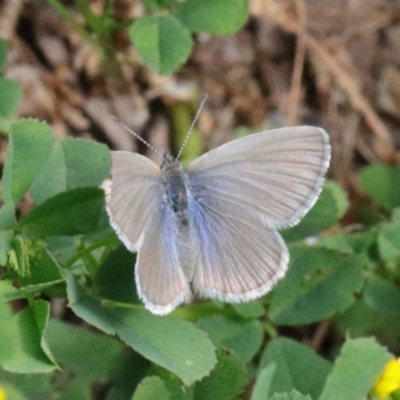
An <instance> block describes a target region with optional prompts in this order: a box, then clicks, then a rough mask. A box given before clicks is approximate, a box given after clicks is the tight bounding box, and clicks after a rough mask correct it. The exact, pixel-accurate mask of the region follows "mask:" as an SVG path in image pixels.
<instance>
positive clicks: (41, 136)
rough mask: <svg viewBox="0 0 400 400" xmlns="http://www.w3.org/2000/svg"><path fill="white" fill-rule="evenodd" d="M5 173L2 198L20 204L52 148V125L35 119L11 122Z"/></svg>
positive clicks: (6, 201)
mask: <svg viewBox="0 0 400 400" xmlns="http://www.w3.org/2000/svg"><path fill="white" fill-rule="evenodd" d="M9 138H10V139H9V144H8V149H7V156H6V161H5V165H4V173H3V200H4V202H5V203H8V202H14V203H17V202H18V201H19V200H21V198H22V197H23V196H24V194H25V193H26V191H27V190H28V189H29V188H30V187H31V185H32V183H33V181H34V180H35V179H36V177H37V176H38V174H39V173H40V171H41V170H42V168H43V167H44V166H45V164H46V163H47V160H48V158H49V157H50V154H51V152H52V150H53V145H54V136H53V132H52V131H51V129H50V127H49V126H48V125H47V124H45V123H43V122H39V121H36V120H21V121H19V122H16V123H14V124H12V125H11V132H10V135H9Z"/></svg>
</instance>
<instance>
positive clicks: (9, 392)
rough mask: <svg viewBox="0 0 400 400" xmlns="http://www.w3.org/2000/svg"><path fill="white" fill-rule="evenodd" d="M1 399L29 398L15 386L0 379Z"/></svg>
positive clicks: (16, 399)
mask: <svg viewBox="0 0 400 400" xmlns="http://www.w3.org/2000/svg"><path fill="white" fill-rule="evenodd" d="M0 399H4V400H28V398H27V397H25V396H24V395H23V394H22V393H21V392H20V391H19V390H18V389H17V388H16V387H15V386H13V385H10V384H9V383H6V384H4V383H3V382H1V381H0ZM29 400H30V399H29Z"/></svg>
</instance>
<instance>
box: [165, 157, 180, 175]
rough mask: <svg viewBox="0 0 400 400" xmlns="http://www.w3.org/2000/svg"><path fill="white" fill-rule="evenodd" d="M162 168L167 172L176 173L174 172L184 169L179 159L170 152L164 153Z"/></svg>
mask: <svg viewBox="0 0 400 400" xmlns="http://www.w3.org/2000/svg"><path fill="white" fill-rule="evenodd" d="M161 170H162V171H163V172H164V173H165V174H169V175H170V174H174V173H179V172H180V171H182V167H181V164H180V163H179V161H178V160H177V159H176V158H175V157H173V156H172V154H170V153H165V154H164V155H163V163H162V164H161Z"/></svg>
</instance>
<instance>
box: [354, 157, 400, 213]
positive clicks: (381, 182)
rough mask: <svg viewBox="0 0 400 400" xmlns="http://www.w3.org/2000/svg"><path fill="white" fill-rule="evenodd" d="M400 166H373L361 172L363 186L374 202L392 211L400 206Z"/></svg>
mask: <svg viewBox="0 0 400 400" xmlns="http://www.w3.org/2000/svg"><path fill="white" fill-rule="evenodd" d="M399 181H400V166H398V165H397V166H393V167H389V166H387V165H384V164H378V163H376V164H372V165H370V166H368V167H366V168H364V169H363V170H362V172H361V184H362V186H363V188H364V190H365V191H366V192H367V193H368V195H369V196H370V197H371V199H372V200H373V201H375V202H376V203H377V204H379V205H380V206H381V207H383V208H385V209H387V210H392V209H393V208H396V207H398V206H400V190H399V187H398V183H399Z"/></svg>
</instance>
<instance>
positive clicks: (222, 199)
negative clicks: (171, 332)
mask: <svg viewBox="0 0 400 400" xmlns="http://www.w3.org/2000/svg"><path fill="white" fill-rule="evenodd" d="M112 155H113V168H112V189H111V196H110V200H109V203H108V206H107V210H108V214H109V216H110V222H111V225H112V226H113V227H114V229H115V230H116V232H117V234H118V236H119V237H120V238H121V240H122V241H123V242H124V244H125V246H126V247H127V248H128V249H129V250H131V251H137V252H138V256H137V260H136V266H135V279H136V284H137V289H138V294H139V297H140V298H141V299H142V300H143V301H144V304H145V306H146V308H148V309H149V310H150V311H151V312H153V313H155V314H161V315H163V314H167V313H169V312H170V311H172V310H173V309H174V308H175V307H177V306H178V305H179V304H181V303H184V302H189V301H190V300H191V298H192V291H193V292H194V293H196V294H197V295H198V296H200V297H203V298H216V299H219V300H222V301H227V302H240V301H248V300H251V299H255V298H257V297H260V296H262V295H263V294H265V293H266V292H268V291H269V290H270V289H271V288H272V287H273V285H274V284H275V283H276V282H277V281H278V280H279V279H280V278H282V277H283V276H284V274H285V272H286V270H287V265H288V261H289V253H288V250H287V248H286V245H285V243H284V241H283V239H282V237H281V236H280V234H279V233H278V232H277V230H278V229H281V228H285V227H288V226H292V225H295V224H297V223H298V222H299V221H300V219H301V218H302V217H303V216H304V215H305V214H306V213H307V211H308V210H309V209H310V208H311V207H312V206H313V205H314V203H315V201H316V199H317V198H318V195H319V193H320V191H321V188H322V183H323V180H324V174H325V172H326V170H327V168H328V166H329V160H330V145H329V138H328V135H327V133H326V132H325V131H323V130H322V129H319V128H315V127H308V126H304V127H295V128H282V129H276V130H272V131H267V132H262V133H258V134H253V135H249V136H247V137H244V138H241V139H237V140H234V141H232V142H230V143H227V144H225V145H222V146H220V147H218V148H217V149H214V150H212V151H210V152H208V153H206V154H204V155H203V156H201V157H199V158H198V159H196V160H195V161H193V162H192V163H191V164H189V166H188V168H187V169H186V170H185V171H184V170H182V168H181V166H180V164H179V162H178V161H177V160H174V159H173V158H172V157H171V156H165V157H164V162H163V164H162V166H161V168H159V167H158V166H157V165H156V164H154V163H153V162H152V161H150V160H149V159H147V158H145V157H143V156H141V155H138V154H132V153H128V152H113V153H112Z"/></svg>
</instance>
